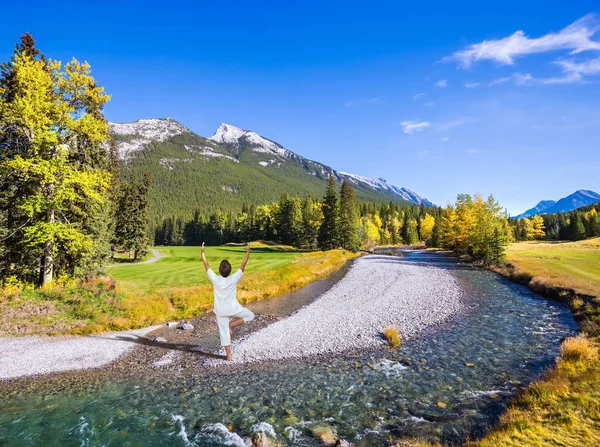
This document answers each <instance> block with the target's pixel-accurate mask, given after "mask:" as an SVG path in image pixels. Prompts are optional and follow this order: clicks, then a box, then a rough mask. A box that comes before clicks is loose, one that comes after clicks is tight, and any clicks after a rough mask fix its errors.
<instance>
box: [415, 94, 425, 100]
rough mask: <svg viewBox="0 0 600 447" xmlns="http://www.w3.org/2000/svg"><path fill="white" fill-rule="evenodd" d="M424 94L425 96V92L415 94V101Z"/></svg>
mask: <svg viewBox="0 0 600 447" xmlns="http://www.w3.org/2000/svg"><path fill="white" fill-rule="evenodd" d="M423 96H425V93H417V94H416V95H415V96H413V101H416V100H418V99H421V98H422V97H423Z"/></svg>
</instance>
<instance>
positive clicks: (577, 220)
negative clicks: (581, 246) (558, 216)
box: [569, 212, 586, 241]
mask: <svg viewBox="0 0 600 447" xmlns="http://www.w3.org/2000/svg"><path fill="white" fill-rule="evenodd" d="M585 237H586V234H585V226H584V225H583V220H582V218H581V213H578V212H575V213H573V214H572V216H571V221H570V223H569V239H571V240H573V241H580V240H582V239H585Z"/></svg>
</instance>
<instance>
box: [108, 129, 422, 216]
mask: <svg viewBox="0 0 600 447" xmlns="http://www.w3.org/2000/svg"><path fill="white" fill-rule="evenodd" d="M111 137H112V138H113V140H114V141H115V142H116V144H117V150H118V153H119V157H120V159H121V176H122V178H124V179H129V177H130V176H131V175H132V173H133V174H135V175H136V176H137V177H138V178H141V176H142V174H143V173H144V172H148V173H149V174H150V177H151V179H152V187H151V189H150V193H149V200H150V220H151V226H152V227H155V226H157V225H158V224H160V223H162V220H163V219H164V218H166V217H169V216H170V217H173V218H185V219H188V218H191V217H193V215H194V212H195V211H199V212H201V213H202V214H208V213H212V212H214V211H217V210H221V211H224V212H227V211H234V210H235V211H237V210H239V209H240V208H241V207H242V205H243V203H244V202H247V203H252V204H256V205H259V204H267V203H272V202H275V201H277V200H279V198H280V197H281V194H283V193H284V192H285V193H288V194H290V195H293V196H306V195H312V196H313V197H322V196H323V194H324V193H325V188H326V184H327V178H328V177H329V174H333V176H334V178H335V179H336V181H337V182H338V183H339V184H340V185H341V181H342V180H343V179H344V178H347V179H348V180H349V181H350V182H351V184H352V186H353V187H354V188H355V190H356V194H357V198H358V199H359V200H361V201H370V202H378V203H389V202H390V201H393V202H395V203H398V204H420V203H424V204H425V205H428V206H430V205H432V204H431V202H429V201H427V200H426V199H422V198H421V197H419V196H418V195H417V194H415V193H413V192H412V191H410V190H406V189H404V188H396V187H393V186H392V185H388V184H387V183H386V182H385V181H382V180H381V179H369V178H363V177H360V176H354V175H352V174H345V173H340V172H337V171H335V170H333V169H332V168H330V167H328V166H325V165H322V164H320V163H318V162H313V161H311V160H307V159H305V158H303V157H301V156H299V155H297V154H295V153H293V152H291V151H288V150H287V149H285V148H283V147H282V146H280V145H279V144H277V143H274V142H272V141H270V140H268V139H266V138H263V137H260V136H258V135H257V134H255V133H253V132H249V131H243V130H241V129H238V128H236V127H234V126H228V125H222V126H221V127H220V128H219V130H218V131H217V133H215V135H214V136H213V137H211V139H207V138H203V137H201V136H199V135H196V134H195V133H193V132H192V131H190V130H189V129H187V128H186V127H185V126H183V125H181V124H180V123H178V122H176V121H175V120H172V119H170V118H166V119H153V120H140V121H137V122H135V123H130V124H114V123H113V124H111Z"/></svg>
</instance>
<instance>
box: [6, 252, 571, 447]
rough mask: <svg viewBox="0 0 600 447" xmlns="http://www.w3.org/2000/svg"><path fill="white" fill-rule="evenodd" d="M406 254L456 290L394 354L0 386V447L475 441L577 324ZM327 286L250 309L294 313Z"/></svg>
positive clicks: (489, 280) (525, 295) (506, 290)
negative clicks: (456, 298) (443, 311)
mask: <svg viewBox="0 0 600 447" xmlns="http://www.w3.org/2000/svg"><path fill="white" fill-rule="evenodd" d="M404 256H405V260H407V261H408V262H411V263H415V265H419V264H420V263H423V264H427V265H435V266H437V267H439V268H443V269H447V270H448V271H449V272H450V273H451V275H452V276H453V277H454V278H455V279H456V281H457V282H458V284H459V285H460V287H461V288H462V290H463V298H462V301H463V310H462V311H461V312H459V313H457V314H456V315H455V316H454V317H453V318H451V319H450V320H449V321H447V322H445V323H443V324H441V325H437V326H435V327H434V328H430V329H429V330H427V331H426V333H424V334H422V335H420V336H418V337H415V338H413V339H410V340H406V341H403V343H402V346H401V348H400V349H398V350H396V351H393V350H389V349H375V350H367V351H362V352H359V353H354V354H352V355H350V354H346V355H343V356H339V357H336V358H334V359H327V358H323V357H317V358H314V359H312V360H309V361H285V362H270V363H264V364H259V365H252V366H247V367H242V368H234V369H229V370H226V371H219V370H218V369H208V370H204V369H199V370H198V371H197V374H190V373H189V372H188V373H186V374H180V373H177V372H165V373H163V374H149V375H147V376H145V375H142V377H139V378H135V379H131V378H129V379H125V380H110V379H109V380H107V379H106V378H95V376H94V375H93V374H90V375H86V376H84V377H83V378H79V379H78V381H77V385H76V386H67V387H65V386H56V387H53V386H52V381H49V385H48V386H46V387H44V388H42V389H40V387H25V386H18V385H17V386H15V387H13V388H12V389H7V388H6V387H4V388H2V391H1V393H2V394H3V395H0V444H2V445H4V444H6V445H11V446H12V445H15V446H29V445H44V444H45V445H61V446H69V445H74V446H96V445H98V446H100V445H140V446H148V445H175V446H177V445H181V446H195V445H198V446H212V445H214V446H221V445H244V440H245V439H248V438H249V437H250V436H251V435H252V433H254V432H266V433H270V435H271V436H272V435H275V436H276V437H277V439H278V440H279V441H280V442H282V443H284V444H288V445H306V446H311V445H318V443H317V441H316V440H315V439H314V438H313V437H312V436H311V435H310V428H311V426H313V425H314V424H326V425H328V426H329V427H331V428H332V429H333V430H335V431H336V432H337V434H338V435H339V436H340V437H341V438H343V439H346V440H348V441H351V442H353V443H355V444H356V445H357V446H367V445H386V443H387V441H388V439H389V438H390V437H398V438H401V437H419V438H422V439H427V440H431V441H443V442H448V443H452V444H461V443H463V442H464V441H465V439H467V438H469V439H473V438H477V437H480V436H482V435H483V434H484V433H485V431H486V430H487V429H488V428H489V426H491V425H493V424H494V423H496V422H497V420H498V417H499V415H500V414H501V413H502V412H503V411H504V409H505V407H506V405H507V402H508V401H509V400H510V399H511V398H512V397H513V396H514V393H515V392H516V391H517V390H519V389H521V388H523V387H525V386H527V384H529V383H531V382H532V381H534V380H537V379H539V378H540V377H541V376H542V375H543V373H544V371H545V370H546V369H547V368H548V367H549V366H551V365H552V364H553V361H554V359H555V358H556V356H557V355H558V353H559V347H560V343H561V341H562V340H563V339H564V338H565V337H568V336H571V335H573V334H575V333H576V331H577V325H576V323H575V321H574V320H573V317H572V315H571V314H570V312H569V310H568V309H567V308H566V307H564V306H562V305H560V304H558V303H555V302H552V301H549V300H546V299H544V298H541V297H539V296H537V295H535V294H534V293H532V292H531V291H529V290H528V289H526V288H524V287H521V286H518V285H515V284H513V283H510V282H508V281H507V280H505V279H504V278H502V277H500V276H499V275H496V274H494V273H491V272H489V271H485V270H481V269H478V268H475V267H472V266H471V265H469V264H466V263H462V262H460V261H457V260H456V259H454V258H451V257H449V256H446V255H444V254H440V253H432V252H425V251H407V252H405V254H404ZM330 283H331V280H329V283H328V282H323V283H319V285H313V286H309V287H312V289H310V288H309V289H305V290H304V291H298V292H295V294H293V295H292V296H287V297H279V298H275V299H272V300H270V301H265V302H262V303H260V304H256V306H257V308H256V309H255V310H260V309H264V310H269V311H270V312H276V313H282V312H283V313H285V312H289V311H292V310H295V309H296V308H297V307H298V306H299V305H301V304H306V303H308V302H309V301H310V300H311V297H312V299H314V294H315V291H321V290H322V289H324V288H326V286H328V285H330ZM307 291H308V292H307ZM67 376H68V375H67ZM58 383H59V382H57V384H58ZM60 383H63V382H60Z"/></svg>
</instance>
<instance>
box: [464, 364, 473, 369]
mask: <svg viewBox="0 0 600 447" xmlns="http://www.w3.org/2000/svg"><path fill="white" fill-rule="evenodd" d="M465 366H466V367H468V368H472V367H473V366H475V365H474V364H473V363H465Z"/></svg>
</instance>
